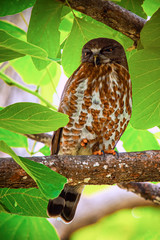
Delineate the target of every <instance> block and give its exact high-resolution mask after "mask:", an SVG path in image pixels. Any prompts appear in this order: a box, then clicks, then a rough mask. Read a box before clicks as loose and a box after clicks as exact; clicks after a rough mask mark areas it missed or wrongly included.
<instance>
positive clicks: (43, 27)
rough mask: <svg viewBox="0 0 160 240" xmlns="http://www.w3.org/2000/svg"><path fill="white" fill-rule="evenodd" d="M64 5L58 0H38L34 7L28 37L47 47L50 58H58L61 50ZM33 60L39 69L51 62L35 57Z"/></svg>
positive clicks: (36, 43) (32, 41)
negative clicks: (60, 29) (61, 22)
mask: <svg viewBox="0 0 160 240" xmlns="http://www.w3.org/2000/svg"><path fill="white" fill-rule="evenodd" d="M62 7H63V5H62V4H61V3H59V2H58V1H53V0H37V1H36V4H35V5H34V7H33V9H32V14H31V19H30V23H29V28H28V33H27V39H28V41H29V42H30V43H33V44H35V45H37V46H39V47H41V48H43V49H45V50H46V52H47V53H48V57H49V58H50V59H54V58H56V56H57V53H58V50H59V43H60V32H59V31H58V28H59V23H60V21H61V11H62ZM35 36H36V37H35ZM33 61H34V64H35V66H36V67H37V68H38V69H39V70H41V69H43V68H45V67H46V66H47V65H48V64H49V62H48V63H46V62H44V61H40V60H37V59H33Z"/></svg>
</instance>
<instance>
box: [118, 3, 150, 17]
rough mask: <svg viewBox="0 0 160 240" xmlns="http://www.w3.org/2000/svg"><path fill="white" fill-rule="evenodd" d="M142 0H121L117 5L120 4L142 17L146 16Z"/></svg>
mask: <svg viewBox="0 0 160 240" xmlns="http://www.w3.org/2000/svg"><path fill="white" fill-rule="evenodd" d="M143 1H144V0H134V1H133V0H121V1H120V2H119V3H118V5H120V6H121V7H123V8H126V9H127V10H129V11H131V12H133V13H135V14H137V15H138V16H140V17H142V18H147V15H146V14H145V12H144V11H143V8H142V6H141V5H142V4H143Z"/></svg>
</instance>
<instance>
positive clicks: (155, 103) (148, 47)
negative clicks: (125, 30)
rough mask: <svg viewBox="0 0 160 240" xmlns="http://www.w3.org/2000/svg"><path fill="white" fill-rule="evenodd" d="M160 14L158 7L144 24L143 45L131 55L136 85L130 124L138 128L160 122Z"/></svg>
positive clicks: (132, 73) (155, 124) (132, 72)
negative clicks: (142, 47) (141, 48)
mask: <svg viewBox="0 0 160 240" xmlns="http://www.w3.org/2000/svg"><path fill="white" fill-rule="evenodd" d="M159 17H160V11H157V12H156V13H155V14H154V15H153V17H152V18H151V20H150V21H148V22H147V23H146V24H145V26H144V28H143V30H142V32H141V44H142V45H143V46H144V49H143V50H140V51H137V52H136V53H135V54H133V55H132V56H131V58H130V59H129V69H130V74H131V79H132V86H133V112H132V118H131V124H132V125H133V127H134V128H137V129H148V128H152V127H154V126H157V125H159V124H160V114H159V113H160V101H159V99H160V81H159V76H160V67H159V60H160V47H159V41H160V37H159V34H160V25H159ZM147 36H148V37H147Z"/></svg>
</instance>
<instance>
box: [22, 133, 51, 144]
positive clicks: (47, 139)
mask: <svg viewBox="0 0 160 240" xmlns="http://www.w3.org/2000/svg"><path fill="white" fill-rule="evenodd" d="M24 136H26V137H28V138H30V139H32V140H34V141H37V142H41V143H44V144H45V145H47V146H48V147H50V146H51V141H52V136H51V135H49V134H47V133H40V134H24Z"/></svg>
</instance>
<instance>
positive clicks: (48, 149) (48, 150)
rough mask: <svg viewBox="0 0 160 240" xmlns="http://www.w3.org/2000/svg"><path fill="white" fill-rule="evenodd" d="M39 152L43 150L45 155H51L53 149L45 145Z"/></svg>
mask: <svg viewBox="0 0 160 240" xmlns="http://www.w3.org/2000/svg"><path fill="white" fill-rule="evenodd" d="M39 152H41V153H42V154H43V155H45V156H49V155H51V150H50V148H49V147H48V146H44V147H42V148H41V149H39Z"/></svg>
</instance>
